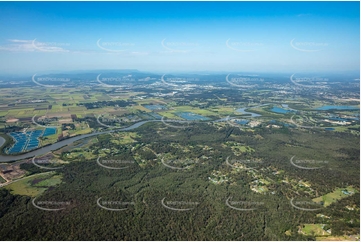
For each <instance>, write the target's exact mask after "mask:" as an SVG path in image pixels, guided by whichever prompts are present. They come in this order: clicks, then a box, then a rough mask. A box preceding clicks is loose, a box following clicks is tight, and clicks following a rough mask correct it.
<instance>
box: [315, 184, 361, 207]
mask: <svg viewBox="0 0 361 242" xmlns="http://www.w3.org/2000/svg"><path fill="white" fill-rule="evenodd" d="M344 192H345V193H346V194H345V193H344ZM355 192H357V190H356V189H355V188H353V187H352V186H348V187H346V188H338V189H336V190H335V191H334V192H330V193H327V194H325V195H323V196H321V197H317V198H314V199H312V201H314V202H322V201H323V203H324V204H323V206H324V207H327V206H329V205H331V204H332V203H334V202H336V201H338V200H340V199H342V198H345V197H347V196H350V195H352V194H354V193H355ZM348 193H349V194H348Z"/></svg>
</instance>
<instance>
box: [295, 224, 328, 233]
mask: <svg viewBox="0 0 361 242" xmlns="http://www.w3.org/2000/svg"><path fill="white" fill-rule="evenodd" d="M323 226H324V225H323V224H304V225H303V227H302V228H301V233H303V234H305V235H313V236H317V235H329V234H330V233H328V232H326V231H325V230H324V229H323Z"/></svg>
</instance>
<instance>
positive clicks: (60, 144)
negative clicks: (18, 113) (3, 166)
mask: <svg viewBox="0 0 361 242" xmlns="http://www.w3.org/2000/svg"><path fill="white" fill-rule="evenodd" d="M158 121H160V120H145V121H140V122H138V123H135V124H133V125H131V126H129V127H126V128H117V129H112V130H107V131H102V132H95V133H90V134H83V135H79V136H75V137H72V138H69V139H65V140H62V141H59V142H56V143H54V144H51V145H48V146H45V147H42V148H40V149H37V150H33V151H30V152H28V153H26V154H20V155H0V162H11V161H17V160H21V159H27V158H31V157H33V156H39V155H43V154H46V153H48V152H50V151H53V150H57V149H59V148H61V147H63V146H66V145H69V144H71V143H73V142H75V141H77V140H80V139H84V138H87V137H91V136H95V135H99V134H106V133H111V132H115V131H128V130H132V129H136V128H138V127H140V126H142V125H143V124H145V123H148V122H158ZM4 143H5V139H4V138H3V137H0V147H1V146H2V145H3V144H4Z"/></svg>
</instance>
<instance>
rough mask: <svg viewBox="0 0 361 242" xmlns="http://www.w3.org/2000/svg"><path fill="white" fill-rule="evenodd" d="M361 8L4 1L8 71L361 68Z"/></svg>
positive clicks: (1, 37) (3, 53)
mask: <svg viewBox="0 0 361 242" xmlns="http://www.w3.org/2000/svg"><path fill="white" fill-rule="evenodd" d="M359 4H360V3H359V2H35V3H30V2H0V29H1V34H0V63H1V65H0V71H1V72H2V73H3V74H15V73H16V74H19V73H26V74H31V73H40V72H45V71H56V72H58V71H70V70H91V69H138V70H143V71H155V72H174V71H191V72H192V71H252V72H306V71H312V72H313V71H322V72H324V71H355V70H356V71H358V70H359V65H360V55H359V53H360V47H359V46H360V37H359V36H360V24H359V23H360V12H359Z"/></svg>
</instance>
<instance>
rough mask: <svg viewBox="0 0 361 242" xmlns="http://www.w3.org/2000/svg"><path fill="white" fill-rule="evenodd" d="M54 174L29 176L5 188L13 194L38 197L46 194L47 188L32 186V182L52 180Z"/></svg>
mask: <svg viewBox="0 0 361 242" xmlns="http://www.w3.org/2000/svg"><path fill="white" fill-rule="evenodd" d="M53 174H54V172H53V171H51V172H46V173H40V174H36V175H33V176H29V177H26V178H23V179H19V180H18V181H15V182H13V183H11V184H10V185H7V186H5V188H6V189H9V190H11V193H12V194H18V195H24V196H30V197H36V196H38V195H40V194H42V193H43V192H45V191H46V189H47V188H44V187H35V186H32V185H31V183H32V181H34V180H35V179H44V178H45V179H46V178H50V177H51V176H52V175H53Z"/></svg>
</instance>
